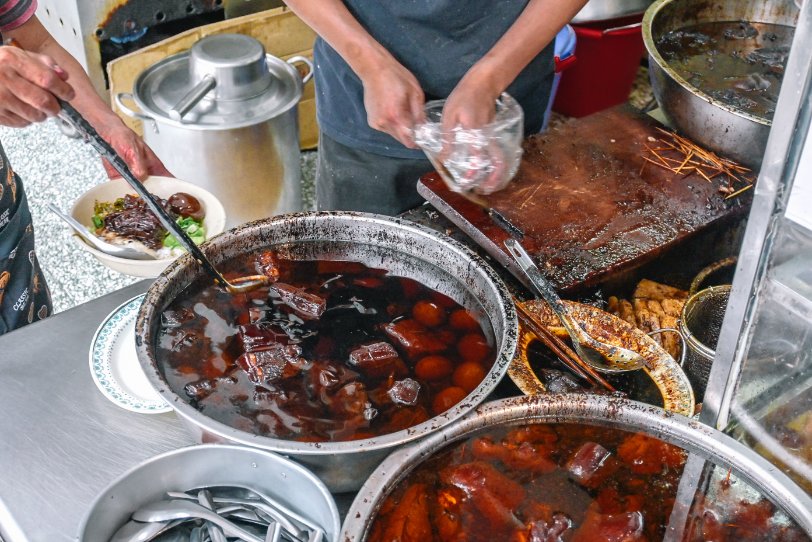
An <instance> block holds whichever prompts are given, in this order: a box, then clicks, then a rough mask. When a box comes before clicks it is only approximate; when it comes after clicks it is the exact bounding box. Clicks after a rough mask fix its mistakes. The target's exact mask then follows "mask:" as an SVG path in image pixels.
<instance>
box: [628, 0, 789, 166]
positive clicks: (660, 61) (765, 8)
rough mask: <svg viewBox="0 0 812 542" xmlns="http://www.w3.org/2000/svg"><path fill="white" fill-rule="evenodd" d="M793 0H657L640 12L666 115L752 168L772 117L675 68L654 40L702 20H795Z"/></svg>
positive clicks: (758, 160) (656, 93) (698, 138)
mask: <svg viewBox="0 0 812 542" xmlns="http://www.w3.org/2000/svg"><path fill="white" fill-rule="evenodd" d="M798 14H799V10H798V8H797V6H796V5H795V4H794V3H793V2H792V0H768V1H760V0H737V1H736V2H729V1H726V0H658V1H657V2H655V3H654V4H652V6H651V7H650V8H649V9H648V10H647V11H646V14H645V16H644V17H643V41H644V42H645V45H646V49H647V51H648V54H649V70H650V77H651V86H652V90H653V91H654V96H655V98H656V99H657V103H658V104H659V106H660V108H661V109H662V110H663V112H664V113H665V116H666V117H667V118H668V120H669V121H670V122H671V123H672V124H673V125H674V127H675V128H677V130H678V131H679V132H681V133H683V134H684V135H685V136H687V137H689V138H690V139H692V140H694V141H695V142H696V143H698V144H700V145H702V146H704V147H705V148H707V149H710V150H712V151H715V152H718V153H720V154H722V155H724V156H727V157H728V158H731V159H733V160H736V161H738V162H740V163H742V164H745V165H748V166H750V167H753V168H756V169H757V168H758V167H759V166H760V165H761V160H762V158H763V156H764V148H765V146H766V145H767V137H768V136H769V134H770V127H771V126H772V121H771V120H770V119H767V118H763V117H759V116H755V115H752V114H749V113H746V112H744V111H741V110H737V109H734V108H733V107H731V106H729V105H726V104H724V103H721V102H719V101H718V100H716V99H714V98H712V97H711V96H709V95H708V94H706V93H704V92H702V91H701V90H699V89H697V88H696V87H694V86H693V85H691V84H690V83H688V82H687V81H686V80H685V79H684V78H682V77H681V76H680V75H679V74H677V73H676V72H675V71H674V70H673V69H672V68H671V67H670V66H669V65H668V63H667V62H666V61H665V59H664V58H663V57H662V56H661V55H660V53H659V52H658V50H657V46H656V42H657V40H658V38H659V37H660V36H662V35H664V34H666V33H668V32H670V31H671V30H676V29H679V28H683V27H685V26H689V25H693V24H698V23H703V22H714V21H719V22H724V21H749V22H760V23H772V24H779V25H784V26H792V27H794V26H795V25H796V22H797V20H798Z"/></svg>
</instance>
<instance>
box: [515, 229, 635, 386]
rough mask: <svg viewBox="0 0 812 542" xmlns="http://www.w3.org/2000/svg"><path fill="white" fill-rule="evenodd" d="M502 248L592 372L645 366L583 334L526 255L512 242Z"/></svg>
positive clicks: (630, 354)
mask: <svg viewBox="0 0 812 542" xmlns="http://www.w3.org/2000/svg"><path fill="white" fill-rule="evenodd" d="M505 248H507V250H508V252H510V254H511V255H512V256H513V259H514V260H516V263H517V264H518V265H519V267H520V268H521V270H522V271H523V272H524V274H525V276H526V277H527V280H528V282H529V283H530V284H531V285H532V286H533V290H535V292H534V293H535V294H536V295H537V296H539V297H541V298H542V299H543V300H544V301H545V302H546V303H547V304H548V305H549V306H550V308H551V309H552V310H553V312H554V313H555V314H556V316H558V318H559V320H561V323H562V325H563V326H564V329H566V330H567V333H568V334H569V336H570V338H571V339H572V346H573V348H574V349H575V351H576V352H577V353H578V355H579V356H580V357H581V359H583V360H584V361H585V362H586V363H587V364H589V365H591V366H592V367H593V368H594V369H595V370H597V371H601V372H604V373H620V372H625V371H636V370H637V369H641V368H643V367H645V366H646V360H645V359H644V358H643V357H642V356H641V355H640V354H638V353H637V352H633V351H631V350H629V349H628V348H623V347H620V346H613V345H609V344H606V343H603V342H601V341H599V340H597V339H595V338H594V337H592V336H590V335H589V334H587V332H586V331H584V328H583V327H581V326H580V324H578V322H576V321H575V319H574V318H573V317H572V315H571V314H570V312H569V309H568V308H567V306H566V305H565V304H564V303H563V302H562V301H561V298H560V297H558V294H557V293H556V292H555V289H554V288H553V286H552V285H551V284H550V283H549V282H548V281H547V279H545V278H544V275H542V274H541V271H540V270H539V268H538V267H537V266H536V264H535V263H534V262H533V260H532V258H530V255H529V254H528V253H527V251H526V250H525V249H524V247H523V246H522V245H521V243H519V242H518V241H517V240H516V239H506V240H505Z"/></svg>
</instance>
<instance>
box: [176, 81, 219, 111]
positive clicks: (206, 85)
mask: <svg viewBox="0 0 812 542" xmlns="http://www.w3.org/2000/svg"><path fill="white" fill-rule="evenodd" d="M216 86H217V80H216V79H215V78H214V77H213V76H211V75H206V76H204V77H203V79H201V80H200V82H199V83H198V84H196V85H195V86H194V87H192V88H191V89H190V90H189V92H187V93H186V94H184V96H183V98H181V99H180V100H178V103H176V104H175V105H173V106H172V108H171V109H170V110H169V118H171V119H172V120H176V121H179V122H183V117H184V116H186V113H188V112H189V111H191V110H192V108H193V107H194V106H196V105H197V104H198V103H199V102H200V100H202V99H203V97H204V96H206V94H208V93H209V92H210V91H211V90H212V89H213V88H214V87H216Z"/></svg>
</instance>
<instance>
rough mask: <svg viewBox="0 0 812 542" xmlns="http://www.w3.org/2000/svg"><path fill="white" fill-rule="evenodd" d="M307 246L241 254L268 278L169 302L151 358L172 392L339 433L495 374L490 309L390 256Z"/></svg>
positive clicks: (304, 434)
mask: <svg viewBox="0 0 812 542" xmlns="http://www.w3.org/2000/svg"><path fill="white" fill-rule="evenodd" d="M307 252H308V251H307V250H306V249H305V250H303V249H301V246H299V247H295V246H289V247H286V246H275V247H273V248H272V249H264V250H258V251H254V252H252V253H250V254H247V255H243V256H238V257H237V258H235V259H233V260H231V261H229V262H226V263H225V264H221V265H220V267H222V268H223V269H224V270H226V272H225V273H224V274H225V275H226V277H227V278H232V277H236V276H244V275H250V274H255V273H257V272H260V273H263V274H266V275H267V276H269V277H270V278H271V279H272V283H271V284H270V285H269V286H267V287H263V288H260V289H257V290H255V291H253V292H250V293H247V294H239V295H232V294H229V293H227V292H226V291H224V290H223V289H222V288H220V287H218V286H216V285H213V284H211V282H210V281H202V280H201V281H198V282H195V283H194V284H192V285H191V286H189V287H188V288H187V289H186V290H185V291H184V292H183V293H182V294H181V295H179V296H178V297H177V298H176V299H175V300H174V301H172V303H171V304H170V305H169V306H168V307H167V309H166V310H165V311H164V312H163V313H162V315H161V324H160V329H159V333H158V334H157V343H156V348H155V357H156V359H157V362H158V366H159V368H160V370H161V372H162V373H163V374H164V376H165V378H166V380H167V382H168V383H169V385H170V387H171V388H172V390H173V391H174V392H175V393H177V394H178V395H179V396H181V397H183V398H185V399H186V400H187V401H188V402H189V403H190V404H191V405H192V406H194V407H195V408H196V409H198V410H199V411H200V412H201V413H203V414H205V415H206V416H208V417H210V418H212V419H214V420H216V421H219V422H222V423H224V424H226V425H229V426H231V427H235V428H237V429H240V430H242V431H246V432H249V433H254V434H257V435H262V436H267V437H274V438H280V439H287V440H298V441H307V442H335V441H347V440H356V439H365V438H371V437H374V436H378V435H384V434H388V433H393V432H396V431H400V430H402V429H406V428H409V427H412V426H414V425H416V424H419V423H422V422H424V421H426V420H428V419H429V418H431V417H433V416H435V415H437V414H440V413H442V412H444V411H446V410H448V409H449V408H451V407H452V406H454V405H455V404H457V403H458V402H460V401H461V400H462V399H463V398H465V397H466V396H467V395H468V394H469V393H470V392H471V391H472V390H474V389H475V388H477V386H479V384H480V383H481V382H482V380H483V379H484V378H485V376H486V374H487V373H488V371H489V370H490V369H491V366H492V365H493V363H494V360H495V358H496V350H495V348H494V340H493V332H492V330H491V328H490V324H489V322H488V320H487V318H485V317H484V316H483V315H482V313H481V311H477V310H476V309H466V308H465V307H463V305H462V304H460V303H458V302H457V301H455V300H454V299H452V298H451V297H449V296H447V295H445V294H443V293H440V292H439V291H436V290H433V289H431V288H429V287H428V286H426V285H424V284H422V283H420V282H418V281H416V280H414V279H412V278H407V277H406V276H402V275H400V274H398V273H397V271H392V270H391V267H392V266H387V267H390V270H384V269H381V268H378V267H376V266H374V265H371V264H370V262H368V261H367V262H364V263H361V262H358V261H351V260H346V259H342V257H341V254H339V252H340V251H338V252H336V257H335V258H332V259H331V258H330V257H325V255H324V254H319V256H318V257H313V256H312V254H316V253H317V252H318V251H311V252H312V254H311V256H308V254H307ZM328 256H329V255H328ZM383 265H384V262H383V261H381V265H380V267H383ZM404 265H405V266H406V267H408V264H404V263H403V262H401V266H404ZM394 267H395V268H396V267H398V266H397V265H395V266H394Z"/></svg>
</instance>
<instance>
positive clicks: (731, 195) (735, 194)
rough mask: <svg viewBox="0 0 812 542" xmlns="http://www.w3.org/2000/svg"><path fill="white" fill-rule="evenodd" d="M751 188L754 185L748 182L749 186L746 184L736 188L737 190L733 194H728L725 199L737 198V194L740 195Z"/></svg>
mask: <svg viewBox="0 0 812 542" xmlns="http://www.w3.org/2000/svg"><path fill="white" fill-rule="evenodd" d="M751 188H753V185H752V184H748V185H747V186H745V187H744V188H739V189H738V190H736V191H735V192H733V193H732V194H728V195H727V196H725V199H730V198H735V197H736V196H738V195H739V194H741V193H742V192H746V191H748V190H750V189H751Z"/></svg>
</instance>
